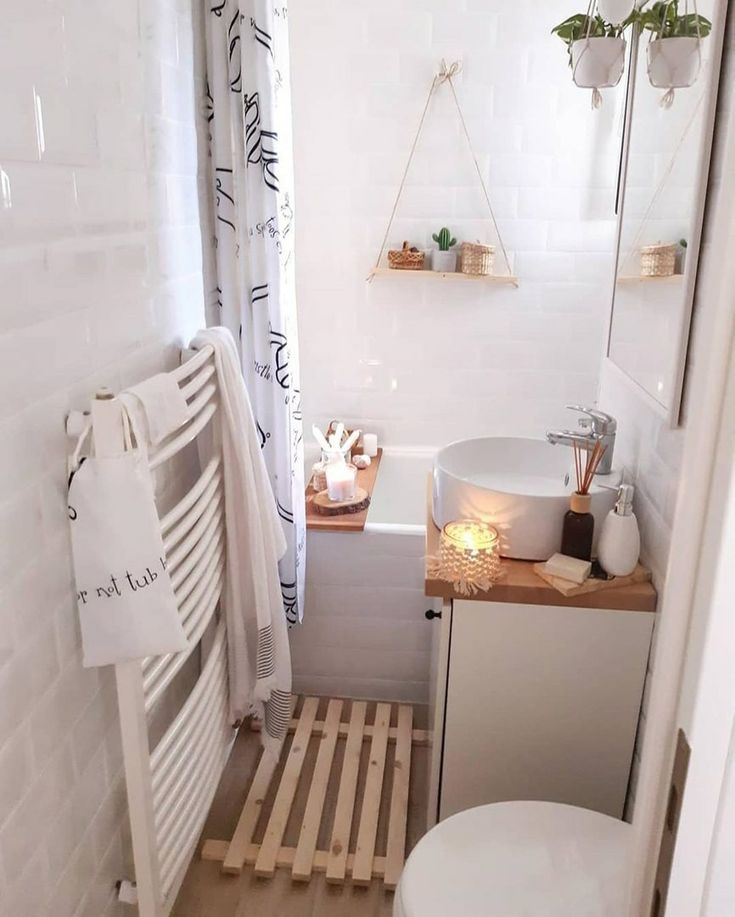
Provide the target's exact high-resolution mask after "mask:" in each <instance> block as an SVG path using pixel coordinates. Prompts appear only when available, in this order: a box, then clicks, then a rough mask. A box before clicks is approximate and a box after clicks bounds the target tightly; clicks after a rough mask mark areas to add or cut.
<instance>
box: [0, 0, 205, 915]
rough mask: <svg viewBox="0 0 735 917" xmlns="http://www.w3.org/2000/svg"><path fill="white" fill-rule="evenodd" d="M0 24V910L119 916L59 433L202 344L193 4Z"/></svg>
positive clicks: (51, 1)
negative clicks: (103, 388)
mask: <svg viewBox="0 0 735 917" xmlns="http://www.w3.org/2000/svg"><path fill="white" fill-rule="evenodd" d="M5 6H6V7H7V9H3V24H4V25H5V28H4V29H3V30H2V33H0V75H2V79H1V80H0V83H1V84H2V89H0V124H2V127H3V130H2V135H1V136H0V170H2V172H1V173H0V180H2V182H1V183H0V238H2V252H1V253H0V272H1V273H2V276H3V293H4V308H3V313H2V319H0V366H1V367H2V369H0V390H1V392H2V394H0V438H2V441H3V444H4V447H3V450H2V454H0V482H2V483H1V484H0V535H2V541H3V551H2V554H1V555H0V911H2V913H3V914H5V913H7V914H13V915H17V917H26V915H28V917H31V915H33V917H36V915H38V917H41V915H43V914H53V915H54V917H67V915H68V917H102V915H109V917H113V915H114V917H122V911H121V909H120V907H119V906H118V905H117V903H116V901H115V889H114V884H115V881H116V880H117V879H119V878H121V877H122V876H123V875H129V874H130V873H129V870H130V857H129V849H128V847H127V845H128V844H129V841H128V840H127V830H126V828H125V824H126V811H125V808H126V802H125V790H124V783H123V782H122V780H121V763H122V762H121V753H120V737H119V725H118V722H117V705H116V697H115V687H114V676H113V673H112V672H111V671H99V670H89V669H83V668H82V666H81V653H80V647H79V628H78V623H77V613H76V607H75V602H74V591H73V584H72V573H71V563H70V556H69V544H68V523H67V519H66V515H67V513H66V498H65V481H66V454H67V448H68V443H67V440H66V436H65V433H64V418H65V415H66V412H67V411H68V410H69V409H70V408H76V409H79V408H85V407H86V406H87V404H88V399H89V396H90V394H91V393H92V392H93V391H94V389H95V388H96V387H98V386H100V385H103V384H106V385H110V386H112V387H113V388H119V387H121V385H123V384H131V383H133V382H136V381H140V380H141V379H143V378H145V377H146V376H147V375H150V374H151V373H153V372H156V371H160V370H162V369H166V368H170V367H171V366H172V365H174V360H175V358H176V354H177V351H178V347H179V346H180V345H181V344H182V343H183V342H184V341H186V340H187V339H188V338H189V337H190V336H191V335H192V334H193V332H194V331H196V330H197V328H199V327H201V326H202V325H203V324H204V304H203V283H202V267H201V243H200V241H199V208H198V181H199V176H198V163H197V157H196V149H197V147H196V135H195V119H196V117H197V116H198V112H199V107H198V103H197V101H196V100H195V97H194V83H193V76H192V73H193V71H192V61H191V55H192V42H191V31H192V10H193V8H194V5H193V4H192V3H190V2H189V0H181V2H176V3H166V2H161V3H155V4H149V3H145V2H143V0H140V2H133V0H130V2H127V3H118V2H115V0H99V2H98V3H96V4H95V11H94V15H93V16H90V14H89V9H88V4H85V3H83V2H81V0H63V2H56V0H48V2H41V3H37V4H33V6H32V8H31V6H29V5H28V4H15V5H8V4H6V5H5ZM34 92H35V94H36V96H37V97H38V99H39V100H40V102H39V107H38V108H37V107H36V104H35V101H34V98H35V97H34ZM164 106H165V118H164V117H162V115H163V112H164ZM41 123H42V127H43V143H42V144H41V145H39V131H40V125H41ZM174 484H175V482H174Z"/></svg>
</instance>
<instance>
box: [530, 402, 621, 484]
mask: <svg viewBox="0 0 735 917" xmlns="http://www.w3.org/2000/svg"><path fill="white" fill-rule="evenodd" d="M567 408H569V410H570V411H577V412H578V413H579V414H581V415H582V416H581V417H580V418H579V427H580V429H579V430H576V431H574V430H550V431H549V432H548V433H547V434H546V439H547V440H548V441H549V442H550V443H551V445H552V446H556V445H562V446H571V445H573V444H574V443H577V445H578V446H581V447H582V448H583V449H593V448H594V446H595V443H597V442H601V443H602V444H603V445H604V446H605V453H604V455H603V456H602V459H601V460H600V464H599V465H598V467H597V474H610V472H611V471H612V460H613V451H614V450H615V434H616V432H617V429H618V422H617V420H615V418H614V417H612V416H611V415H610V414H606V413H605V412H604V411H598V410H597V409H596V408H587V407H583V406H582V405H581V404H568V405H567Z"/></svg>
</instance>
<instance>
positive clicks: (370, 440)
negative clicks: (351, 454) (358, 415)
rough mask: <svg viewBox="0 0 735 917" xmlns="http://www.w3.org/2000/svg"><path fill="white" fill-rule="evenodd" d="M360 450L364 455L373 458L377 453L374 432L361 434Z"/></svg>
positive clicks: (376, 441)
mask: <svg viewBox="0 0 735 917" xmlns="http://www.w3.org/2000/svg"><path fill="white" fill-rule="evenodd" d="M362 451H363V453H364V454H365V455H369V456H370V457H371V458H375V456H376V455H377V454H378V437H377V434H375V433H363V434H362Z"/></svg>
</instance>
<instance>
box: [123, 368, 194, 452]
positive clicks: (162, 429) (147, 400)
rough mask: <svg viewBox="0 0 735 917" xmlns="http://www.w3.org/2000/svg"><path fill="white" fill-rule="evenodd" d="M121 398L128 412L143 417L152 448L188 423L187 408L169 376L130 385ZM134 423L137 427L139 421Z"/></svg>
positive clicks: (164, 374) (173, 380) (178, 389)
mask: <svg viewBox="0 0 735 917" xmlns="http://www.w3.org/2000/svg"><path fill="white" fill-rule="evenodd" d="M131 395H133V396H134V398H131V397H130V396H131ZM122 397H123V400H124V401H125V404H126V405H127V407H128V410H129V411H132V412H133V413H134V414H138V413H142V414H143V417H144V419H145V429H147V431H148V441H149V442H150V443H151V445H153V446H157V445H158V444H159V443H160V442H161V441H162V440H164V439H165V438H166V437H167V436H168V435H169V433H173V431H174V430H177V429H178V428H179V427H180V426H182V424H185V423H186V421H187V420H188V419H189V406H188V405H187V403H186V399H185V398H184V396H183V395H182V393H181V389H180V388H179V385H178V383H177V382H176V380H175V379H174V378H173V377H172V376H171V374H170V373H159V374H158V375H157V376H152V377H151V378H150V379H146V380H145V382H141V383H140V384H139V385H133V386H132V387H131V388H128V389H125V391H124V392H122ZM136 420H138V422H139V425H140V421H139V418H136Z"/></svg>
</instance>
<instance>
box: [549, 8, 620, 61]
mask: <svg viewBox="0 0 735 917" xmlns="http://www.w3.org/2000/svg"><path fill="white" fill-rule="evenodd" d="M634 16H635V11H634V12H633V13H631V14H630V16H628V18H627V19H625V20H623V22H621V23H619V24H618V25H613V24H612V23H611V22H606V21H605V20H604V19H603V18H602V16H600V15H599V13H598V14H596V15H594V16H592V17H590V16H588V15H587V14H586V13H575V14H574V15H573V16H570V17H569V18H568V19H565V20H564V22H560V23H559V25H557V26H554V28H553V29H552V30H551V34H552V35H558V36H559V38H561V40H562V41H563V42H564V44H565V45H566V46H567V52H568V54H569V66H570V67H571V66H572V45H573V44H574V42H575V41H581V39H583V38H620V36H621V35H622V34H623V32H624V31H625V29H626V28H627V27H628V26H629V25H630V24H631V22H632V20H633V17H634Z"/></svg>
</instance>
